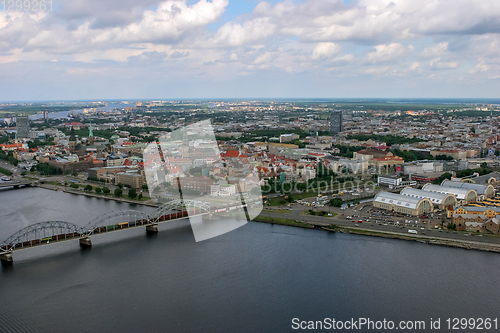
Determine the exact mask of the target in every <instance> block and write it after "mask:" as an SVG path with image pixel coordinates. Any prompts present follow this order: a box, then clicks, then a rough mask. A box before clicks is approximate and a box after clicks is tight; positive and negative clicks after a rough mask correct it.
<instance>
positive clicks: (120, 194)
mask: <svg viewBox="0 0 500 333" xmlns="http://www.w3.org/2000/svg"><path fill="white" fill-rule="evenodd" d="M122 194H123V191H122V189H121V188H117V189H116V190H115V197H121V196H122Z"/></svg>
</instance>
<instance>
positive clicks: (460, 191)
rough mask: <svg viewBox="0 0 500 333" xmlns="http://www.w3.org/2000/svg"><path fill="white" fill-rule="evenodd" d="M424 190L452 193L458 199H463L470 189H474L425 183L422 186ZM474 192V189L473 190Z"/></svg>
mask: <svg viewBox="0 0 500 333" xmlns="http://www.w3.org/2000/svg"><path fill="white" fill-rule="evenodd" d="M422 190H424V191H430V192H437V193H445V194H453V195H454V196H455V197H456V198H457V199H458V200H465V198H467V195H468V194H469V192H470V191H474V190H471V189H467V188H458V187H449V186H443V185H434V184H425V185H424V186H423V187H422ZM474 192H475V191H474Z"/></svg>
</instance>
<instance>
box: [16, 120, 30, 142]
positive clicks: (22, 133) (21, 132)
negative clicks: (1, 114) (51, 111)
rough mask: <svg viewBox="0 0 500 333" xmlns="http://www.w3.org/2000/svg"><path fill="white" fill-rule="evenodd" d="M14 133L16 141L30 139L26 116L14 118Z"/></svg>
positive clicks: (28, 122) (28, 123)
mask: <svg viewBox="0 0 500 333" xmlns="http://www.w3.org/2000/svg"><path fill="white" fill-rule="evenodd" d="M16 133H17V138H18V139H29V137H30V121H29V118H28V116H17V117H16Z"/></svg>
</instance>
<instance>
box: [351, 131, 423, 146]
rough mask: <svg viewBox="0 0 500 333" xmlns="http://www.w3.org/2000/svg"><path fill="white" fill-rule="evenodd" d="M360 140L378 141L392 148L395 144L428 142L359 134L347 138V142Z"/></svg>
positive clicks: (417, 139) (392, 136)
mask: <svg viewBox="0 0 500 333" xmlns="http://www.w3.org/2000/svg"><path fill="white" fill-rule="evenodd" d="M353 139H354V140H359V141H367V140H370V139H372V140H378V141H383V142H385V143H386V145H388V146H392V145H394V144H403V143H415V142H422V141H426V140H423V139H419V138H411V139H410V138H407V137H404V136H395V135H377V134H373V135H363V134H357V135H349V136H348V137H347V140H353Z"/></svg>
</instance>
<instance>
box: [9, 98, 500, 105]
mask: <svg viewBox="0 0 500 333" xmlns="http://www.w3.org/2000/svg"><path fill="white" fill-rule="evenodd" d="M143 101H165V102H173V101H194V102H196V101H206V102H224V101H282V102H286V101H293V102H315V103H321V102H326V103H332V102H337V103H356V102H371V101H373V102H379V103H383V102H392V103H398V102H401V103H412V102H422V101H426V102H432V103H429V104H440V103H439V102H443V103H444V102H446V104H450V102H456V103H457V104H464V103H465V104H467V103H474V104H475V103H480V102H488V103H486V104H500V97H458V98H454V97H415V98H412V97H291V98H286V97H241V98H239V97H221V98H217V97H214V98H212V97H210V98H165V97H156V98H128V99H127V98H106V99H99V98H96V99H52V100H11V101H0V104H9V103H88V102H116V103H118V104H124V103H122V102H143ZM451 104H454V103H451Z"/></svg>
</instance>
